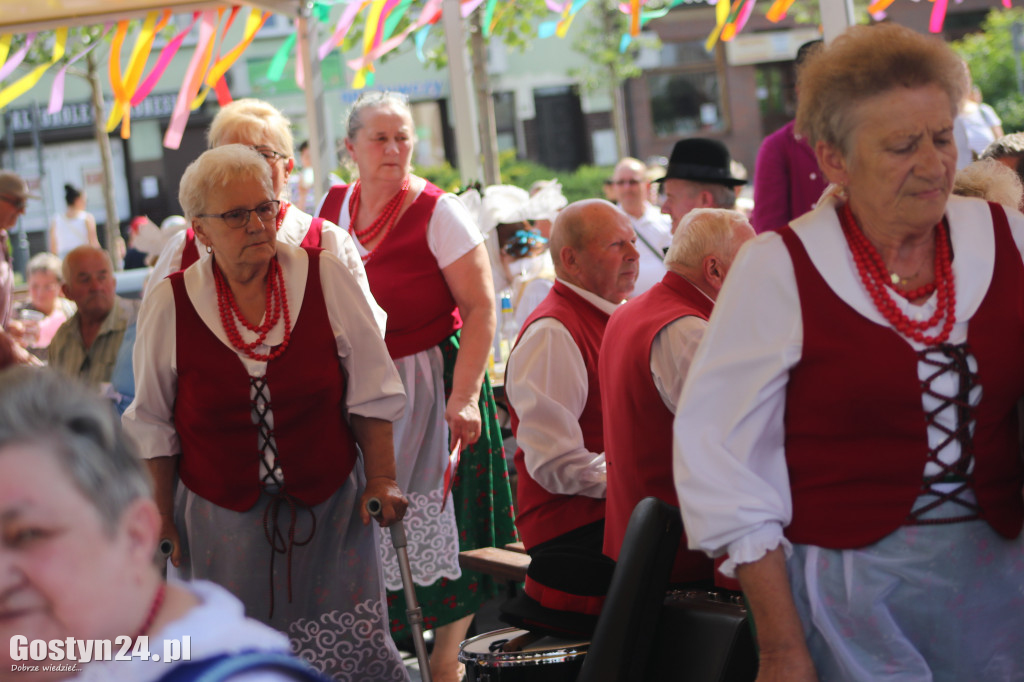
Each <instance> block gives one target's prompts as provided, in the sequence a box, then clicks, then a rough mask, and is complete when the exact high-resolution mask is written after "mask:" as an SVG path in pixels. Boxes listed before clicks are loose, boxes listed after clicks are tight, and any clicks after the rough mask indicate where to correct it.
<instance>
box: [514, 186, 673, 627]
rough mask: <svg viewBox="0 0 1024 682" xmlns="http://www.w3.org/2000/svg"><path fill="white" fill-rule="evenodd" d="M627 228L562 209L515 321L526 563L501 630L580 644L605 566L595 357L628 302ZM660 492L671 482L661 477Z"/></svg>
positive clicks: (574, 208) (577, 208)
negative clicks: (546, 270)
mask: <svg viewBox="0 0 1024 682" xmlns="http://www.w3.org/2000/svg"><path fill="white" fill-rule="evenodd" d="M635 242H636V235H635V233H634V232H633V228H632V227H631V226H630V222H629V218H628V217H627V216H626V214H625V213H623V212H622V211H621V210H619V209H618V208H616V207H615V206H613V205H612V204H610V203H608V202H607V201H604V200H602V199H589V200H585V201H579V202H576V203H573V204H570V205H569V206H568V207H566V208H565V209H564V210H563V211H561V212H560V213H559V214H558V217H557V218H556V220H555V225H554V227H553V228H552V231H551V239H550V242H549V245H550V251H551V256H552V259H553V260H554V265H555V275H556V280H555V285H554V287H553V288H552V289H551V292H550V293H549V294H548V296H547V298H545V299H544V300H543V301H542V302H541V304H540V305H539V306H538V307H537V308H536V310H534V312H533V314H532V315H530V317H529V318H527V320H526V323H525V324H524V325H523V329H522V331H521V332H520V335H519V339H518V341H517V342H516V345H515V348H514V349H513V351H512V353H511V355H510V357H509V361H508V368H507V371H506V375H505V392H506V395H507V397H508V400H509V404H510V407H511V413H512V432H513V434H514V435H515V437H516V441H517V444H518V449H517V450H516V455H515V464H516V471H517V472H518V475H519V484H518V500H517V505H516V506H517V508H518V516H517V518H516V526H517V528H518V529H519V534H520V536H521V537H522V538H523V543H524V544H525V545H526V550H527V552H529V554H530V556H531V565H530V569H529V572H528V574H527V578H526V586H525V589H524V592H523V594H521V595H520V596H519V597H518V598H517V599H516V600H514V603H511V604H506V607H505V608H504V615H505V618H506V620H509V621H510V622H513V623H514V624H516V625H519V626H520V627H526V628H529V629H537V630H543V631H548V632H554V633H558V634H575V635H584V636H586V635H589V634H590V632H592V630H593V625H594V623H595V622H596V617H597V614H598V613H599V611H600V608H601V604H602V603H603V601H604V595H605V593H606V591H607V587H608V581H609V580H610V578H611V569H612V567H613V566H614V563H613V562H612V561H611V560H609V559H608V558H607V557H605V556H603V555H602V553H601V546H602V543H603V540H604V498H605V463H604V431H603V424H602V419H601V390H600V381H599V379H598V375H597V356H598V350H599V349H600V346H601V337H602V336H603V335H604V328H605V325H606V324H607V322H608V318H609V316H610V315H611V313H612V312H614V311H615V309H616V308H618V306H619V305H620V304H621V303H622V301H623V299H625V298H626V296H628V295H629V293H630V292H631V291H632V290H633V286H634V284H635V282H636V276H637V260H638V258H639V255H638V253H637V248H636V245H635ZM669 479H670V480H671V477H669Z"/></svg>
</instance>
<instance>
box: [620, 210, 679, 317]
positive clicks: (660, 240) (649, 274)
mask: <svg viewBox="0 0 1024 682" xmlns="http://www.w3.org/2000/svg"><path fill="white" fill-rule="evenodd" d="M645 206H646V208H644V214H643V215H642V216H640V217H639V218H634V217H633V216H629V222H630V223H632V225H633V231H634V232H636V235H637V237H636V244H635V246H636V250H637V252H638V253H639V254H640V257H639V258H638V259H637V276H636V286H635V287H634V288H633V293H631V294H630V295H629V297H630V298H636V297H637V296H639V295H640V294H642V293H644V292H645V291H647V290H648V289H650V288H651V287H653V286H654V285H655V284H657V283H658V282H660V281H661V280H662V278H663V277H664V276H665V272H666V269H665V263H664V260H665V249H667V248H668V247H669V245H670V244H671V243H672V225H671V219H670V218H669V217H668V216H667V215H665V214H664V213H662V212H661V209H659V208H658V207H657V206H655V205H654V204H651V203H645ZM626 215H629V214H626ZM641 237H642V238H643V239H641ZM644 239H646V240H647V244H650V245H651V247H653V250H652V249H651V248H649V247H648V246H647V244H645V243H644Z"/></svg>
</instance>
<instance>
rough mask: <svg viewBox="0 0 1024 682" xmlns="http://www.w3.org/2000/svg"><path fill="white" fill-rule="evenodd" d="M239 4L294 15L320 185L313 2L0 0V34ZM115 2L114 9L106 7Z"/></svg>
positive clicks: (322, 157)
mask: <svg viewBox="0 0 1024 682" xmlns="http://www.w3.org/2000/svg"><path fill="white" fill-rule="evenodd" d="M229 5H243V6H247V7H253V8H256V9H259V10H263V11H269V12H273V13H274V14H283V15H285V16H288V17H291V18H292V19H294V20H295V21H296V30H297V33H298V46H297V55H298V58H299V59H300V60H301V62H302V67H303V70H304V73H306V74H309V77H308V79H307V82H306V88H305V98H306V112H307V113H306V117H307V124H308V127H309V148H310V155H311V160H312V162H313V168H314V171H315V176H316V182H317V185H318V186H319V187H320V188H321V189H322V190H323V191H326V182H327V176H328V175H327V172H326V168H327V165H326V162H327V158H328V155H327V140H326V139H324V136H323V133H322V131H323V130H324V121H325V116H326V109H325V107H324V99H323V81H322V79H321V77H320V68H319V63H320V62H319V60H317V59H316V53H315V50H316V44H317V41H316V30H317V22H316V21H313V20H312V18H311V11H312V5H313V3H312V2H311V1H307V0H231V1H227V2H226V1H224V0H221V1H220V2H214V1H210V0H205V1H199V2H197V1H196V0H115V2H110V0H37V1H36V2H24V1H23V0H0V34H6V33H14V34H20V33H29V32H32V31H45V30H52V29H57V28H61V27H68V28H70V27H74V26H85V25H91V24H102V23H105V22H113V21H121V20H124V19H141V18H142V17H144V16H146V15H147V14H149V13H150V12H153V11H162V10H170V11H171V12H172V13H174V14H180V13H191V12H197V11H203V10H211V9H217V8H220V7H225V6H229ZM112 7H116V9H112Z"/></svg>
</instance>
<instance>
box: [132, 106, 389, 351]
mask: <svg viewBox="0 0 1024 682" xmlns="http://www.w3.org/2000/svg"><path fill="white" fill-rule="evenodd" d="M206 137H207V140H208V141H209V143H210V148H211V149H212V148H214V147H219V146H221V145H225V144H244V145H246V146H247V147H252V148H253V149H255V150H256V151H257V152H259V154H260V156H262V157H263V159H264V160H265V161H266V162H267V166H268V167H269V168H270V177H271V181H272V182H273V184H274V197H275V198H276V199H277V200H278V201H280V202H281V208H280V210H279V211H278V214H277V219H276V221H275V224H276V225H277V239H278V241H279V242H281V243H282V244H291V245H292V246H315V247H317V248H321V249H326V250H327V251H330V252H331V253H333V254H334V255H335V256H337V257H338V258H339V259H340V260H341V262H342V263H344V264H345V266H346V267H347V268H348V269H349V271H350V272H351V273H352V275H353V276H354V277H355V278H356V281H357V282H359V286H360V288H361V289H362V290H363V293H364V295H365V296H366V299H367V301H369V303H370V308H371V309H372V310H373V315H374V317H375V318H376V319H377V323H378V325H379V326H380V330H381V333H382V334H383V333H384V318H385V314H384V311H383V310H381V308H380V306H378V305H377V302H376V301H374V300H373V296H371V295H370V287H369V285H368V284H367V282H366V271H365V270H363V262H362V261H361V260H360V258H359V254H358V253H357V252H356V247H355V243H354V241H353V239H352V237H350V236H349V234H348V232H346V231H345V230H341V229H339V228H338V226H337V225H335V224H333V223H330V222H327V221H325V220H322V219H318V218H314V217H313V216H311V215H309V214H308V213H305V212H304V211H302V210H301V209H300V208H299V207H298V206H296V205H295V204H293V203H291V202H290V201H289V200H288V199H289V185H288V176H289V175H290V174H291V172H292V170H293V169H294V168H295V159H294V155H295V151H294V139H293V138H292V124H291V121H289V120H288V118H287V117H286V116H285V115H284V114H282V113H281V112H280V111H278V110H277V109H276V108H275V107H274V106H273V105H272V104H270V103H268V102H264V101H263V100H259V99H251V98H247V99H239V100H235V101H234V102H232V103H231V104H228V105H227V106H225V107H223V108H222V109H221V110H220V111H218V112H217V115H216V116H214V117H213V121H212V122H211V123H210V129H209V130H208V131H207V132H206ZM201 246H202V245H201V244H199V243H198V241H197V240H196V235H195V231H194V230H193V229H191V228H188V229H186V230H182V231H181V232H180V233H179V234H176V235H174V236H173V237H171V239H170V240H169V241H168V242H167V244H166V245H164V248H163V250H162V251H161V252H160V256H159V258H157V261H156V266H155V267H154V269H153V274H152V275H150V278H149V282H150V285H149V286H148V287H147V291H148V290H149V289H151V288H152V285H153V284H155V283H156V282H159V281H160V280H162V279H163V278H164V277H166V276H167V275H169V274H171V273H172V272H177V271H178V270H184V269H185V268H187V267H188V266H190V265H192V264H193V263H195V262H196V261H198V260H202V259H204V258H205V257H206V253H205V252H204V251H203V250H202V249H201V248H200V247H201Z"/></svg>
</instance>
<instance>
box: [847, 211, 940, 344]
mask: <svg viewBox="0 0 1024 682" xmlns="http://www.w3.org/2000/svg"><path fill="white" fill-rule="evenodd" d="M838 213H839V223H840V225H842V228H843V234H844V235H845V236H846V242H847V244H849V246H850V251H851V253H852V254H853V262H854V263H855V264H856V266H857V272H858V273H859V274H860V280H861V282H863V284H864V288H865V289H867V292H868V294H869V295H870V296H871V300H872V301H873V302H874V304H875V308H876V309H877V310H878V312H880V313H881V314H882V316H883V317H884V318H885V319H886V320H887V321H888V322H889V324H891V325H892V326H893V327H895V328H896V330H897V331H899V332H900V333H901V334H903V335H904V336H906V337H908V338H911V339H913V340H915V341H917V342H918V343H922V344H925V345H928V346H931V345H936V344H940V343H945V342H946V341H947V340H948V339H949V335H950V332H952V331H953V325H954V324H956V286H955V281H954V277H953V257H952V249H951V248H950V245H949V231H948V228H947V227H946V224H945V221H939V223H938V224H937V225H936V226H935V281H934V282H932V283H930V284H926V285H924V286H922V287H918V288H917V289H912V290H910V291H901V290H899V289H897V288H896V284H898V283H899V282H900V278H899V276H893V275H891V274H890V273H889V272H888V269H887V268H886V267H885V263H884V261H883V260H882V256H881V254H879V253H878V250H877V249H876V248H875V246H874V244H872V243H871V242H870V241H869V240H868V238H867V236H865V235H864V232H863V231H862V230H861V229H860V227H859V226H858V225H857V221H856V220H855V219H854V217H853V212H852V211H851V210H850V205H849V203H847V204H844V205H843V206H842V207H841V208H839V210H838ZM887 288H889V289H893V290H894V291H896V292H897V293H899V294H900V295H901V296H903V297H904V298H906V299H907V300H910V301H913V300H917V299H920V298H924V297H925V296H930V295H931V294H932V292H938V301H937V303H936V306H935V313H934V314H933V315H932V316H931V317H930V318H928V319H927V320H923V321H917V320H912V319H910V318H909V317H908V316H907V315H906V314H905V313H903V311H902V310H900V309H899V307H898V306H897V305H896V303H895V301H893V300H892V298H891V297H890V296H889V294H888V292H887V291H886V289H887ZM940 320H944V322H943V324H942V328H941V329H940V330H939V333H938V334H935V335H934V336H930V335H927V334H925V333H924V332H925V330H928V329H932V328H933V327H935V326H936V325H937V324H938V323H939V321H940Z"/></svg>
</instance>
